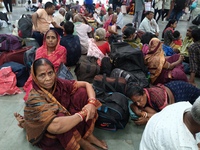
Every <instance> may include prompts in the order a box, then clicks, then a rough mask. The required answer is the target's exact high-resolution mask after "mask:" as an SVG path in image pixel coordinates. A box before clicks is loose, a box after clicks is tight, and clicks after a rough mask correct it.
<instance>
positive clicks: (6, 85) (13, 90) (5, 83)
mask: <svg viewBox="0 0 200 150" xmlns="http://www.w3.org/2000/svg"><path fill="white" fill-rule="evenodd" d="M16 84H17V79H16V75H15V74H14V72H12V69H11V67H4V68H2V69H0V85H1V86H0V95H12V94H18V93H20V92H21V90H20V89H19V88H18V87H17V86H16Z"/></svg>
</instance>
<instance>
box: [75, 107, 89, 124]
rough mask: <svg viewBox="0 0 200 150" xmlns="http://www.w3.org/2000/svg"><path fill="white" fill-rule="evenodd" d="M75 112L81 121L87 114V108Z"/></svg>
mask: <svg viewBox="0 0 200 150" xmlns="http://www.w3.org/2000/svg"><path fill="white" fill-rule="evenodd" d="M76 114H77V115H79V117H80V118H81V121H83V120H84V119H85V118H86V116H87V110H86V109H84V110H82V111H80V112H78V113H76Z"/></svg>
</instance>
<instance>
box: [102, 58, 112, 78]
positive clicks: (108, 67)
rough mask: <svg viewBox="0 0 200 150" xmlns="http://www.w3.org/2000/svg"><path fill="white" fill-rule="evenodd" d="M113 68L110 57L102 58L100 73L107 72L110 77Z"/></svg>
mask: <svg viewBox="0 0 200 150" xmlns="http://www.w3.org/2000/svg"><path fill="white" fill-rule="evenodd" d="M112 70H113V64H112V61H111V59H110V57H104V58H103V59H102V60H101V67H100V74H106V76H107V77H109V76H110V74H111V71H112Z"/></svg>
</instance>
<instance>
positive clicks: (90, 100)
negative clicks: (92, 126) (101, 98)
mask: <svg viewBox="0 0 200 150" xmlns="http://www.w3.org/2000/svg"><path fill="white" fill-rule="evenodd" d="M88 104H92V105H94V106H95V107H97V106H96V98H94V97H90V98H89V99H88Z"/></svg>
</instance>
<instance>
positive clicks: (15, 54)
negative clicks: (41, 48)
mask: <svg viewBox="0 0 200 150" xmlns="http://www.w3.org/2000/svg"><path fill="white" fill-rule="evenodd" d="M31 48H32V46H26V47H22V48H21V49H18V50H12V51H9V52H2V53H1V55H0V65H2V64H4V63H6V62H10V61H14V62H17V63H20V64H22V65H24V52H26V51H27V50H29V49H31Z"/></svg>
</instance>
